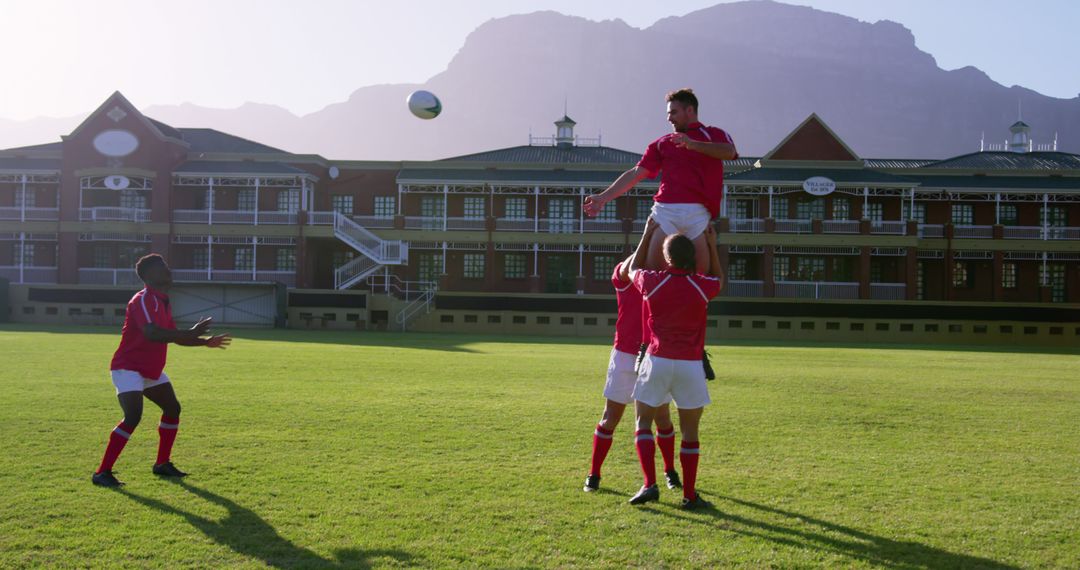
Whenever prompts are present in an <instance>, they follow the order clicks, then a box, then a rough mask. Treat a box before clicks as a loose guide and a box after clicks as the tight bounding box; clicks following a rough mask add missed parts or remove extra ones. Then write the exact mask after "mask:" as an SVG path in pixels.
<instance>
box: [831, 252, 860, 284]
mask: <svg viewBox="0 0 1080 570" xmlns="http://www.w3.org/2000/svg"><path fill="white" fill-rule="evenodd" d="M831 279H832V280H833V281H839V282H843V283H851V282H853V281H854V280H855V270H854V269H853V264H852V262H851V258H850V257H834V258H832V278H831Z"/></svg>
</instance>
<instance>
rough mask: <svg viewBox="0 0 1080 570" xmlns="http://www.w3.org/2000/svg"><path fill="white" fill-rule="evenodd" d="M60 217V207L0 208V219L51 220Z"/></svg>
mask: <svg viewBox="0 0 1080 570" xmlns="http://www.w3.org/2000/svg"><path fill="white" fill-rule="evenodd" d="M59 219H60V208H19V207H14V208H10V207H5V208H0V220H3V221H25V222H36V221H45V222H52V221H56V220H59Z"/></svg>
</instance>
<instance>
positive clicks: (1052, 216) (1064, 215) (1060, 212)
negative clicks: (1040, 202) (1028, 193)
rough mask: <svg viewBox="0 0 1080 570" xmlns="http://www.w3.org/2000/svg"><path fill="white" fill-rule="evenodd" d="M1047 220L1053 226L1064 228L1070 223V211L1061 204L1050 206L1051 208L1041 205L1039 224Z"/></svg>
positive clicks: (1047, 223)
mask: <svg viewBox="0 0 1080 570" xmlns="http://www.w3.org/2000/svg"><path fill="white" fill-rule="evenodd" d="M1043 220H1046V221H1045V223H1046V225H1048V226H1050V227H1052V228H1064V227H1066V226H1068V225H1069V216H1068V212H1066V211H1065V208H1063V207H1061V206H1050V208H1049V210H1048V209H1046V208H1044V207H1042V206H1039V224H1040V225H1042V224H1043V223H1044V222H1043Z"/></svg>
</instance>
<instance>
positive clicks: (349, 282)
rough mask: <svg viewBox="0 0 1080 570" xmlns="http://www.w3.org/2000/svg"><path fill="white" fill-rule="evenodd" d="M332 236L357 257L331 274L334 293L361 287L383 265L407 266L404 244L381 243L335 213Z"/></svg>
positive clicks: (405, 245)
mask: <svg viewBox="0 0 1080 570" xmlns="http://www.w3.org/2000/svg"><path fill="white" fill-rule="evenodd" d="M334 236H335V237H337V238H338V239H339V240H341V241H343V242H345V243H346V244H348V245H349V247H351V248H353V249H355V250H356V251H357V252H359V253H360V255H359V256H357V257H355V258H353V259H352V260H351V261H349V262H348V263H346V264H344V265H342V266H341V267H338V268H337V269H335V270H334V287H335V288H337V289H349V288H351V287H353V286H354V285H356V284H357V283H362V282H363V281H364V280H365V279H367V278H368V277H369V276H371V275H373V274H374V273H375V272H376V271H378V270H379V269H381V268H382V267H383V266H384V265H405V264H407V263H408V262H409V245H408V244H407V243H404V242H402V241H401V240H384V239H382V238H380V237H379V236H377V235H375V234H373V233H371V232H370V231H368V230H367V229H366V228H364V226H361V225H360V224H358V223H356V222H354V221H353V220H352V219H351V218H349V217H348V216H345V215H343V214H341V213H339V212H334Z"/></svg>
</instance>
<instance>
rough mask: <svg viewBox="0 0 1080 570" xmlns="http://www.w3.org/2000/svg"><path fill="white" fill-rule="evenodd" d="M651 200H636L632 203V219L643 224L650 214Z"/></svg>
mask: <svg viewBox="0 0 1080 570" xmlns="http://www.w3.org/2000/svg"><path fill="white" fill-rule="evenodd" d="M652 206H653V199H652V198H638V199H637V200H635V201H634V219H635V220H637V221H639V222H644V221H645V220H647V219H649V216H650V215H651V214H652Z"/></svg>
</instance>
